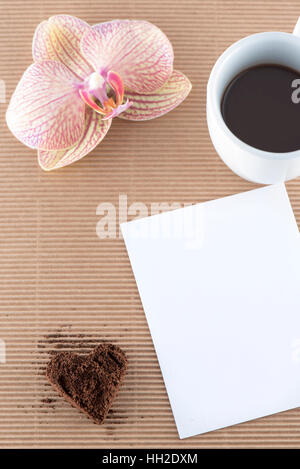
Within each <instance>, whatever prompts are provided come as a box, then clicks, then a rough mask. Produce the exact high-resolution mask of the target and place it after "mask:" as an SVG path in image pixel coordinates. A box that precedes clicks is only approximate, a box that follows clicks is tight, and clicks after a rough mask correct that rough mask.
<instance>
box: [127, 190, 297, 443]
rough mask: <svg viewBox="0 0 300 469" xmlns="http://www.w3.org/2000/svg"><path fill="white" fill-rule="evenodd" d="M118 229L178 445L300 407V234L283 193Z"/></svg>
mask: <svg viewBox="0 0 300 469" xmlns="http://www.w3.org/2000/svg"><path fill="white" fill-rule="evenodd" d="M121 228H122V233H123V237H124V240H125V243H126V247H127V250H128V254H129V258H130V261H131V265H132V269H133V272H134V275H135V279H136V282H137V285H138V289H139V293H140V296H141V300H142V303H143V307H144V310H145V313H146V317H147V320H148V323H149V327H150V331H151V335H152V338H153V342H154V346H155V349H156V352H157V356H158V359H159V363H160V367H161V370H162V374H163V378H164V381H165V384H166V388H167V392H168V395H169V399H170V403H171V406H172V410H173V414H174V417H175V421H176V425H177V428H178V432H179V436H180V438H186V437H189V436H192V435H196V434H199V433H204V432H208V431H211V430H215V429H218V428H222V427H226V426H228V425H233V424H237V423H240V422H244V421H247V420H251V419H255V418H257V417H262V416H265V415H269V414H273V413H275V412H281V411H284V410H287V409H290V408H294V407H298V406H300V246H299V231H298V228H297V224H296V221H295V218H294V215H293V211H292V208H291V205H290V202H289V199H288V195H287V193H286V189H285V186H284V185H283V184H279V185H275V186H268V187H264V188H260V189H256V190H252V191H249V192H245V193H242V194H237V195H234V196H230V197H225V198H223V199H218V200H214V201H210V202H205V203H201V204H197V205H194V206H190V207H186V208H182V209H178V210H174V211H170V212H167V213H163V214H159V215H154V216H150V217H148V218H143V219H139V220H134V221H132V222H129V223H125V224H122V226H121Z"/></svg>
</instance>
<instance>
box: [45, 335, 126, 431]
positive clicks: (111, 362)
mask: <svg viewBox="0 0 300 469" xmlns="http://www.w3.org/2000/svg"><path fill="white" fill-rule="evenodd" d="M126 369H127V358H126V355H125V353H124V352H123V351H122V350H121V349H120V348H119V347H117V346H116V345H113V344H107V343H104V344H101V345H99V346H98V347H96V348H95V349H94V350H93V351H92V352H91V353H90V354H89V355H88V356H86V357H85V356H82V355H77V354H75V353H73V352H61V353H58V354H56V355H55V356H54V357H53V358H52V359H51V361H50V362H49V364H48V367H47V370H46V376H47V379H48V380H49V381H50V383H51V384H52V385H53V386H54V387H55V389H57V391H58V392H59V394H61V395H62V396H63V397H64V398H65V399H67V400H68V401H69V402H70V403H71V404H72V405H73V406H75V407H77V408H78V409H80V410H82V411H84V412H85V413H87V414H88V415H89V416H90V417H91V418H92V419H93V420H94V422H96V423H99V424H101V423H102V422H103V421H104V419H105V417H106V415H107V413H108V411H109V409H110V407H111V405H112V402H113V400H114V398H115V396H116V394H117V392H118V389H119V387H120V385H121V382H122V380H123V378H124V375H125V373H126Z"/></svg>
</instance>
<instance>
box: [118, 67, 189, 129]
mask: <svg viewBox="0 0 300 469" xmlns="http://www.w3.org/2000/svg"><path fill="white" fill-rule="evenodd" d="M191 88H192V84H191V82H190V80H189V79H188V78H187V77H186V76H185V75H184V74H183V73H181V72H178V71H177V70H174V71H173V73H172V75H171V77H170V78H169V80H168V81H167V82H166V83H165V84H164V86H163V87H162V88H160V89H159V90H158V91H156V92H155V93H153V94H148V95H140V94H137V93H126V98H128V99H129V101H130V102H131V106H130V107H129V108H128V109H127V110H126V111H124V112H123V113H122V114H120V116H119V117H120V118H122V119H128V120H133V121H143V120H149V119H155V118H156V117H160V116H162V115H163V114H166V113H167V112H169V111H171V110H172V109H174V108H175V107H176V106H178V105H179V104H180V103H182V101H183V100H184V99H185V98H186V97H187V95H188V94H189V92H190V91H191Z"/></svg>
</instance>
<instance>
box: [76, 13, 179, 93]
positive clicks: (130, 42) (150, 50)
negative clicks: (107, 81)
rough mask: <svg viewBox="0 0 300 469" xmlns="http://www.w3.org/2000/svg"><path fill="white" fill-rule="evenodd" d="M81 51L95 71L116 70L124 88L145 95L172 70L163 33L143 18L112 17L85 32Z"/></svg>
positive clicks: (160, 84) (169, 52) (167, 42)
mask: <svg viewBox="0 0 300 469" xmlns="http://www.w3.org/2000/svg"><path fill="white" fill-rule="evenodd" d="M81 50H82V53H83V54H84V56H85V57H86V58H87V60H88V61H89V62H90V63H91V64H92V65H93V67H94V68H95V70H96V71H102V70H104V71H107V72H108V71H110V70H113V71H114V72H116V73H118V74H119V75H120V76H121V77H122V79H123V81H124V85H125V88H127V89H129V90H132V91H134V92H136V93H143V94H148V93H152V92H153V91H154V90H156V89H158V88H160V87H161V86H162V85H163V84H164V83H165V82H166V81H167V79H168V78H169V76H170V75H171V73H172V70H173V58H174V55H173V49H172V45H171V43H170V41H169V40H168V38H167V36H166V35H165V34H164V33H163V32H162V31H161V30H160V29H159V28H158V27H157V26H154V25H153V24H151V23H148V22H147V21H136V20H134V21H130V20H116V21H110V22H107V23H100V24H97V25H95V26H93V27H92V28H91V29H90V30H89V31H87V32H86V33H85V34H84V36H83V37H82V40H81Z"/></svg>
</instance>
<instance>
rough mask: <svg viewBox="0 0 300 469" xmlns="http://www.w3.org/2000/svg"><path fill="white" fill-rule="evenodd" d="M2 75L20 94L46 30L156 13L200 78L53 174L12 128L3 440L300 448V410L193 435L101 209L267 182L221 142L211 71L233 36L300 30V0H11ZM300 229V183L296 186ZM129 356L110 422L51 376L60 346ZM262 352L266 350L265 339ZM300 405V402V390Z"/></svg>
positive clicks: (4, 7) (2, 228)
mask: <svg viewBox="0 0 300 469" xmlns="http://www.w3.org/2000/svg"><path fill="white" fill-rule="evenodd" d="M0 8H1V12H0V13H1V23H0V58H1V60H0V70H1V71H0V79H2V80H5V82H6V86H7V99H8V98H9V97H10V95H11V93H12V91H13V89H14V87H15V86H16V84H17V82H18V80H19V78H20V76H21V74H22V72H23V71H24V70H25V68H26V67H27V66H28V65H29V64H30V63H31V40H32V35H33V32H34V29H35V27H36V25H37V24H38V23H39V22H40V21H42V20H43V19H46V18H47V17H48V16H51V15H54V14H57V13H69V14H73V15H76V16H79V17H81V18H82V19H84V20H86V21H88V22H90V23H97V22H101V21H106V20H109V19H114V18H137V19H147V20H149V21H151V22H154V23H155V24H157V25H158V26H160V27H161V28H162V29H163V30H164V32H166V33H167V35H168V36H169V38H170V39H171V41H172V43H173V45H174V49H175V66H176V68H178V69H179V70H182V71H183V72H184V73H186V74H187V75H188V76H189V78H190V79H191V81H192V83H193V90H192V93H191V95H190V97H189V98H188V100H187V101H186V102H185V103H184V104H183V105H182V106H181V107H180V108H178V109H177V110H175V111H173V112H172V113H170V114H168V115H167V116H165V117H163V118H161V119H157V120H154V121H150V122H145V123H134V122H128V121H124V120H118V119H115V120H114V122H113V125H112V129H111V131H110V132H109V134H108V136H107V137H106V138H105V140H104V141H103V143H101V145H100V146H99V147H98V148H97V149H96V150H95V151H94V152H93V153H92V154H91V155H90V156H88V157H86V158H84V159H83V160H82V161H80V162H79V163H76V164H75V165H73V166H71V167H67V168H64V169H60V170H58V171H56V172H52V173H49V174H48V173H44V172H43V171H42V170H41V169H40V168H39V167H38V164H37V158H36V154H35V151H32V150H30V149H28V148H26V147H24V146H23V145H22V144H20V143H19V142H17V141H16V140H15V138H14V137H13V136H12V135H11V134H10V132H9V131H8V129H7V127H6V125H5V121H4V114H5V108H6V104H0V109H1V145H0V153H1V155H0V181H1V183H0V190H1V200H0V224H1V225H0V239H1V245H0V248H1V257H0V259H1V270H0V275H1V283H0V289H1V292H0V339H1V340H4V341H5V342H6V346H7V363H6V364H2V363H0V446H1V447H2V448H7V447H15V448H21V447H35V448H38V447H50V448H56V447H74V448H89V447H96V448H101V447H106V448H114V447H116V448H122V447H123V448H125V447H134V448H138V447H151V448H155V447H161V448H163V447H169V448H171V447H173V448H188V447H190V448H208V447H225V448H229V447H235V448H238V447H243V448H245V447H252V448H254V447H264V448H266V447H277V448H278V447H285V448H293V447H298V448H300V410H299V409H296V410H293V411H290V412H286V413H283V414H278V415H274V416H271V417H268V418H264V419H260V420H258V421H253V422H250V423H245V424H242V425H238V426H235V427H231V428H227V429H224V430H221V431H216V432H213V433H208V434H206V435H202V436H199V437H195V438H190V439H186V440H182V441H180V440H179V439H178V436H177V431H176V427H175V423H174V420H173V417H172V413H171V409H170V406H169V402H168V398H167V395H166V392H165V387H164V384H163V380H162V377H161V373H160V369H159V366H158V363H157V359H156V355H155V352H154V349H153V345H152V341H151V337H150V334H149V330H148V327H147V324H146V320H145V316H144V313H143V309H142V306H141V302H140V299H139V295H138V292H137V287H136V284H135V281H134V278H133V274H132V271H131V268H130V264H129V260H128V257H127V254H126V250H125V246H124V244H123V241H122V240H121V239H117V240H100V239H99V238H98V237H97V235H96V224H97V221H98V220H99V219H100V216H98V215H96V207H97V206H98V204H99V203H101V202H112V203H115V204H116V205H118V198H119V194H127V196H128V205H130V204H131V203H132V202H135V201H140V202H144V203H146V204H147V206H148V207H149V205H150V203H151V202H164V201H165V202H169V203H171V202H180V203H188V202H189V203H192V202H199V201H204V200H209V199H214V198H218V197H222V196H225V195H230V194H234V193H237V192H240V191H245V190H248V189H252V188H254V187H255V186H254V185H253V184H250V183H248V182H246V181H244V180H242V179H240V178H239V177H237V176H235V175H234V174H232V173H231V172H230V171H229V170H228V169H227V167H226V166H225V165H224V164H223V163H222V162H221V160H220V159H219V157H218V156H217V155H216V153H215V151H214V149H213V147H212V144H211V142H210V139H209V135H208V131H207V126H206V116H205V99H206V94H205V90H206V83H207V79H208V76H209V72H210V69H211V67H212V65H213V64H214V62H215V60H216V59H217V57H218V55H219V54H220V53H221V52H222V51H223V50H224V49H225V48H226V47H227V46H228V45H229V44H230V43H232V42H233V41H235V40H237V39H239V38H240V37H242V36H245V35H248V34H250V33H254V32H259V31H264V30H283V31H292V29H293V26H294V24H295V22H296V19H297V17H298V15H300V3H299V2H298V1H296V0H295V1H288V2H285V1H279V0H278V1H267V0H261V1H253V0H251V1H250V0H249V1H243V0H240V1H218V0H215V1H203V0H182V1H181V0H151V2H149V1H147V0H143V1H141V0H140V1H133V0H132V1H131V0H101V1H97V0H90V1H88V2H87V1H83V0H80V1H79V0H70V1H68V0H65V1H59V0H47V1H41V0H39V1H25V2H24V0H5V1H3V0H1V1H0ZM288 191H289V195H290V197H291V200H292V203H293V207H294V210H295V213H296V216H297V220H298V221H300V183H299V180H295V181H293V182H291V183H289V184H288ZM103 339H104V340H111V341H113V342H114V343H116V344H119V345H120V346H121V347H123V348H124V350H126V352H127V354H128V357H129V362H130V366H129V372H128V376H127V379H126V381H125V383H124V386H123V387H122V389H121V391H120V394H119V397H118V398H117V400H116V402H115V405H114V406H113V409H112V411H111V412H110V414H109V417H108V419H107V421H106V423H105V424H104V425H103V426H97V425H95V424H93V423H92V422H91V421H89V420H88V419H87V418H86V417H85V416H84V415H81V414H80V413H79V412H78V411H77V410H75V409H73V408H72V407H70V406H69V404H67V403H66V402H65V401H64V400H63V399H61V398H60V397H58V396H57V395H56V393H55V391H53V390H52V388H51V387H50V385H48V383H47V382H46V380H45V374H44V371H45V365H46V363H47V361H48V359H49V356H50V355H51V353H53V351H56V350H62V349H72V350H77V351H83V352H87V351H89V350H90V349H91V348H92V346H93V345H94V344H96V343H98V341H101V340H103ZM253 345H254V346H255V344H253ZM299 398H300V396H299Z"/></svg>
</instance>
